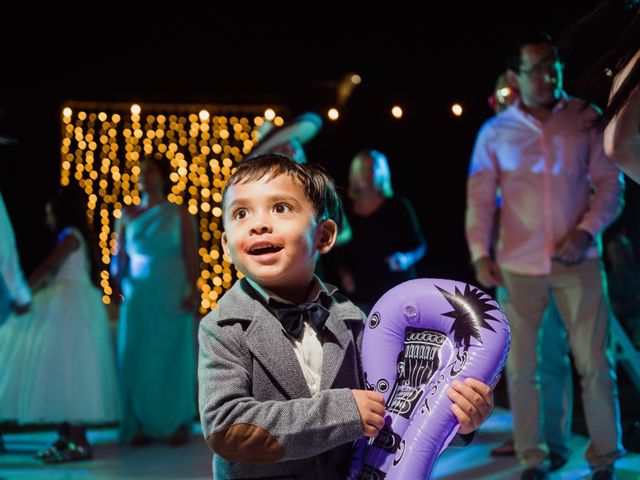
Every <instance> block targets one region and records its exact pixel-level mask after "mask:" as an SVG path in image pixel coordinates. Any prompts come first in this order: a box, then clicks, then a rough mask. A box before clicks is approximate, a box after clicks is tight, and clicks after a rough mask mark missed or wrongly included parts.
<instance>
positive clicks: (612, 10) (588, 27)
mask: <svg viewBox="0 0 640 480" xmlns="http://www.w3.org/2000/svg"><path fill="white" fill-rule="evenodd" d="M561 43H562V44H563V46H564V48H566V49H567V50H568V51H569V52H572V53H574V52H575V51H577V50H579V49H581V50H583V51H585V53H586V52H588V55H589V64H588V67H586V68H585V69H583V72H581V74H580V78H579V81H578V85H577V87H578V89H579V91H580V93H581V94H582V95H583V96H585V97H586V98H588V99H590V100H592V101H595V102H596V103H606V102H607V98H608V96H609V91H610V89H611V81H612V79H613V77H615V76H616V75H617V74H618V73H619V72H620V71H621V70H622V69H623V68H624V66H625V65H626V64H627V63H629V61H630V60H631V58H633V56H634V55H635V54H636V52H637V51H638V48H639V47H640V1H639V0H604V1H602V2H600V3H599V4H598V6H597V7H596V8H595V9H593V10H592V11H590V12H589V13H587V14H586V15H584V16H583V17H581V18H579V19H578V20H576V21H575V22H574V23H573V24H572V25H570V26H569V27H568V28H567V29H566V30H565V32H564V33H563V35H562V38H561ZM638 85H640V62H636V64H635V66H634V67H633V68H632V70H631V72H630V74H629V75H628V76H627V78H626V79H625V81H624V82H623V83H622V85H621V86H620V87H619V88H618V90H617V91H616V93H615V94H614V96H613V97H612V98H611V99H610V100H609V102H608V106H607V107H606V108H605V112H604V117H603V119H602V120H603V125H604V126H606V125H607V124H608V123H609V122H610V121H611V120H612V119H613V118H614V117H615V116H616V115H617V113H618V112H619V111H620V109H621V108H622V107H623V106H624V105H625V104H626V103H627V99H628V98H629V95H631V92H633V90H634V89H635V88H637V87H638Z"/></svg>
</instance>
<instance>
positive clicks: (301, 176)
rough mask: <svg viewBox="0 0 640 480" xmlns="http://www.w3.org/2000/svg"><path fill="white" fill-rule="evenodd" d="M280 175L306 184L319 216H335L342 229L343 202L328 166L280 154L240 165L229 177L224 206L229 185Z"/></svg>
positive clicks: (309, 198) (322, 217)
mask: <svg viewBox="0 0 640 480" xmlns="http://www.w3.org/2000/svg"><path fill="white" fill-rule="evenodd" d="M280 175H289V176H290V177H292V178H294V179H295V180H296V181H297V182H298V183H299V184H300V185H301V186H302V188H303V190H304V194H305V196H306V197H307V199H308V200H309V202H311V205H313V209H314V210H315V212H316V216H317V218H318V219H320V220H326V219H331V220H333V221H334V222H336V224H337V225H338V229H340V228H342V222H343V210H342V201H341V200H340V196H339V195H338V193H337V192H336V186H335V184H334V182H333V179H332V178H331V177H330V176H329V174H328V173H327V172H326V171H325V169H324V168H322V167H321V166H320V165H314V164H309V163H305V164H300V163H297V162H294V161H293V160H291V159H290V158H289V157H286V156H284V155H280V154H278V153H267V154H265V155H258V156H256V157H250V158H247V159H245V160H243V161H241V162H240V163H239V164H238V168H237V169H236V171H235V172H234V173H233V175H231V177H229V180H228V181H227V184H226V185H225V187H224V190H223V192H222V206H223V209H224V202H225V196H226V193H227V189H228V188H229V186H231V185H236V184H238V183H245V182H255V181H257V180H260V179H261V178H264V177H265V176H266V177H267V178H268V179H272V178H276V177H279V176H280Z"/></svg>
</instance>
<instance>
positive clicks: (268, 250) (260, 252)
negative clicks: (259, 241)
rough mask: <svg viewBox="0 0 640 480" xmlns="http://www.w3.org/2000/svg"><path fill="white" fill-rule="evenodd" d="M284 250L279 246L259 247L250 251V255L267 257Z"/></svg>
mask: <svg viewBox="0 0 640 480" xmlns="http://www.w3.org/2000/svg"><path fill="white" fill-rule="evenodd" d="M280 250H282V247H280V246H278V245H258V246H255V247H253V248H251V249H250V250H249V254H250V255H265V254H267V253H276V252H279V251H280Z"/></svg>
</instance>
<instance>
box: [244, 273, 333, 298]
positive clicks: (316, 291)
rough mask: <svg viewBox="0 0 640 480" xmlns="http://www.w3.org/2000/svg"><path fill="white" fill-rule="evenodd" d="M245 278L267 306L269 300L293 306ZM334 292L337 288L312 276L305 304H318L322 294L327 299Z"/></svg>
mask: <svg viewBox="0 0 640 480" xmlns="http://www.w3.org/2000/svg"><path fill="white" fill-rule="evenodd" d="M245 278H246V279H247V282H249V285H251V287H253V289H254V290H255V291H256V292H258V294H259V295H260V297H262V299H263V300H264V301H265V303H266V304H267V305H269V300H275V301H277V302H280V303H286V304H289V305H293V303H291V302H290V301H288V300H285V299H284V298H280V297H279V296H278V295H276V294H275V293H273V292H270V291H269V290H267V289H266V288H263V287H262V286H260V285H258V283H256V282H254V281H253V280H251V279H250V278H249V277H245ZM336 290H338V288H337V287H335V286H333V285H329V284H327V283H324V282H323V281H322V280H320V278H318V276H317V275H314V276H313V280H312V281H311V289H310V291H309V296H308V297H307V300H306V302H305V303H320V296H321V295H323V294H324V295H325V296H327V297H331V296H332V295H333V294H334V293H335V292H336Z"/></svg>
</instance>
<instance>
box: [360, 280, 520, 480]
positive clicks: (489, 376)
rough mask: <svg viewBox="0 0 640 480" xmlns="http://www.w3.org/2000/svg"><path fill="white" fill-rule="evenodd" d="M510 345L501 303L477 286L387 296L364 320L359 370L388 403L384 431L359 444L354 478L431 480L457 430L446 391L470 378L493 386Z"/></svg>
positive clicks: (440, 283)
mask: <svg viewBox="0 0 640 480" xmlns="http://www.w3.org/2000/svg"><path fill="white" fill-rule="evenodd" d="M509 342H510V336H509V324H508V322H507V320H506V318H505V316H504V314H503V313H502V311H501V310H500V308H499V307H498V305H497V303H496V302H495V301H494V300H493V299H492V298H491V297H490V296H489V295H487V294H486V293H484V292H483V291H482V290H479V289H478V288H476V287H474V286H472V285H468V284H465V283H461V282H456V281H452V280H439V279H426V278H422V279H417V280H409V281H407V282H404V283H402V284H400V285H398V286H396V287H394V288H392V289H391V290H389V291H388V292H387V293H385V294H384V295H383V296H382V297H381V298H380V300H378V302H377V303H376V304H375V305H374V307H373V309H372V310H371V313H370V315H369V318H368V320H367V326H366V328H365V332H364V337H363V345H362V363H363V368H364V372H365V381H366V384H367V389H369V390H375V391H377V392H380V393H381V394H382V395H383V396H384V397H385V402H386V416H385V424H386V425H385V427H384V428H383V429H382V430H381V431H380V433H379V434H378V436H377V437H376V438H375V439H373V440H369V439H365V438H363V439H361V440H360V441H359V442H360V447H361V448H362V449H364V454H363V456H362V457H361V459H360V463H359V464H357V465H356V464H354V465H352V467H351V471H350V476H349V478H350V479H372V480H377V479H385V480H391V479H403V480H404V479H419V480H423V479H427V478H429V477H430V475H431V471H432V469H433V465H434V463H435V461H436V460H437V458H438V456H439V455H440V453H441V452H442V451H443V450H444V449H445V448H446V446H447V445H448V444H449V442H450V441H451V439H452V438H453V437H454V436H455V434H456V432H457V429H458V420H457V418H456V417H455V415H454V414H453V412H452V411H451V404H452V402H451V400H450V399H449V397H448V396H447V395H446V390H447V389H448V388H449V387H450V385H451V383H452V382H453V380H460V381H463V380H464V379H465V378H469V377H470V378H475V379H477V380H480V381H482V382H484V383H486V384H488V385H492V384H493V383H494V382H495V381H496V379H497V377H498V375H499V373H500V371H501V370H502V368H503V367H504V364H505V362H506V359H507V354H508V352H509ZM356 463H358V462H356Z"/></svg>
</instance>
